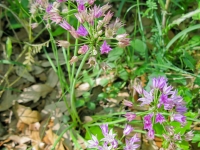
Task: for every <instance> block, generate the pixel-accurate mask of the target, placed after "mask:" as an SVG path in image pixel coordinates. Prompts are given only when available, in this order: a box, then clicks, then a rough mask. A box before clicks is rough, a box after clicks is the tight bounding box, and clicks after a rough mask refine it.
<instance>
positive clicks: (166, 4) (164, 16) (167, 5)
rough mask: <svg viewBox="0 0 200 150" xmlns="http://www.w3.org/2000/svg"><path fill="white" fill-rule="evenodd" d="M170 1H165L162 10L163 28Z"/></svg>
mask: <svg viewBox="0 0 200 150" xmlns="http://www.w3.org/2000/svg"><path fill="white" fill-rule="evenodd" d="M169 3H170V0H166V3H165V10H163V17H162V27H163V28H165V24H166V15H167V9H168V7H169Z"/></svg>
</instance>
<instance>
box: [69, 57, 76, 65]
mask: <svg viewBox="0 0 200 150" xmlns="http://www.w3.org/2000/svg"><path fill="white" fill-rule="evenodd" d="M77 61H78V57H77V56H73V57H72V58H71V60H70V61H69V63H70V64H71V65H72V64H73V63H75V62H77Z"/></svg>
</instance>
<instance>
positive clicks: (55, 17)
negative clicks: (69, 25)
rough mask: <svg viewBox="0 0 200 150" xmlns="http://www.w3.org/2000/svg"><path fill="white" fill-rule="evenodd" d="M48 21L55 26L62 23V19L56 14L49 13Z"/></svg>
mask: <svg viewBox="0 0 200 150" xmlns="http://www.w3.org/2000/svg"><path fill="white" fill-rule="evenodd" d="M49 16H50V20H51V21H52V22H53V23H54V22H55V23H56V24H58V23H60V22H61V21H62V17H61V16H60V15H59V14H58V13H55V12H54V13H49Z"/></svg>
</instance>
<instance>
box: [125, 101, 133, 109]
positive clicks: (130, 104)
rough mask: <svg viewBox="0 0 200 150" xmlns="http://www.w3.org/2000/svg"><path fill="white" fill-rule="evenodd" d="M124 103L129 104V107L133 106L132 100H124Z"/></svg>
mask: <svg viewBox="0 0 200 150" xmlns="http://www.w3.org/2000/svg"><path fill="white" fill-rule="evenodd" d="M123 105H124V106H128V107H132V106H133V103H132V102H130V101H127V100H124V101H123Z"/></svg>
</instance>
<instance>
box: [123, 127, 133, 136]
mask: <svg viewBox="0 0 200 150" xmlns="http://www.w3.org/2000/svg"><path fill="white" fill-rule="evenodd" d="M132 131H133V127H132V126H131V125H126V126H125V128H124V131H123V134H124V135H128V134H130V133H131V132H132Z"/></svg>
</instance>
